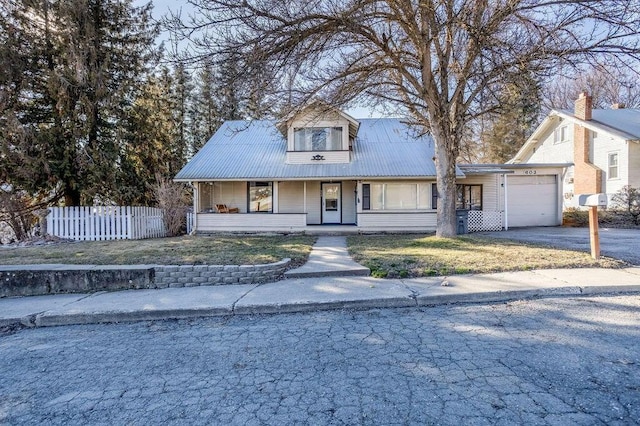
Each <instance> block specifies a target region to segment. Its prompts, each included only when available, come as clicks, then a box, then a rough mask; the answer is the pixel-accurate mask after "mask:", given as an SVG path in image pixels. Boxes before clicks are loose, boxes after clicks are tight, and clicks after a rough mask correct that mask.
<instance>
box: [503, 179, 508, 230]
mask: <svg viewBox="0 0 640 426" xmlns="http://www.w3.org/2000/svg"><path fill="white" fill-rule="evenodd" d="M503 176H504V230H505V231H508V230H509V207H508V206H509V187H508V186H507V175H506V174H504V175H503Z"/></svg>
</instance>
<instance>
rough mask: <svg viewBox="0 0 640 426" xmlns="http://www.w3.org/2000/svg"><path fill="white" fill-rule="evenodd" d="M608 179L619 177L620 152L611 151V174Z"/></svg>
mask: <svg viewBox="0 0 640 426" xmlns="http://www.w3.org/2000/svg"><path fill="white" fill-rule="evenodd" d="M607 178H608V179H618V153H617V152H611V153H609V175H608V176H607Z"/></svg>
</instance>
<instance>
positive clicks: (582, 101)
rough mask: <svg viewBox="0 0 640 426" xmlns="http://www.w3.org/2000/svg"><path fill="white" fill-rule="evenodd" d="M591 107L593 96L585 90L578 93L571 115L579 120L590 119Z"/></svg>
mask: <svg viewBox="0 0 640 426" xmlns="http://www.w3.org/2000/svg"><path fill="white" fill-rule="evenodd" d="M592 108H593V98H592V97H591V96H589V95H588V94H587V92H582V93H580V96H579V97H578V99H577V100H576V103H575V109H574V112H573V115H575V116H576V118H579V119H580V120H585V121H589V120H591V111H592Z"/></svg>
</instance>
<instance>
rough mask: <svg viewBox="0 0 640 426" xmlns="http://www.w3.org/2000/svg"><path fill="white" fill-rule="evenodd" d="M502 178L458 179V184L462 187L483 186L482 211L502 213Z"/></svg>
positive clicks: (489, 176)
mask: <svg viewBox="0 0 640 426" xmlns="http://www.w3.org/2000/svg"><path fill="white" fill-rule="evenodd" d="M500 176H501V175H497V174H488V175H483V176H470V177H467V178H464V179H458V180H456V183H457V184H460V185H482V210H486V211H500V210H502V206H501V203H500V199H501V195H500V184H499V179H500Z"/></svg>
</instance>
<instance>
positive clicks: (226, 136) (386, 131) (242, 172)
mask: <svg viewBox="0 0 640 426" xmlns="http://www.w3.org/2000/svg"><path fill="white" fill-rule="evenodd" d="M358 121H359V122H360V129H359V131H358V136H357V138H356V140H355V143H354V144H353V154H352V160H351V162H350V163H345V164H285V159H286V150H287V141H286V139H285V137H284V136H283V135H282V133H280V132H279V131H278V129H277V128H276V122H275V121H271V120H259V121H227V122H225V123H224V124H223V125H222V127H220V129H219V130H218V131H217V132H216V133H215V134H214V135H213V137H212V138H211V139H210V140H209V141H208V142H207V143H206V145H205V146H204V147H203V148H202V149H201V150H200V151H199V152H198V153H197V154H196V155H195V156H194V157H193V158H192V159H191V161H189V162H188V163H187V165H185V166H184V168H183V169H182V170H180V172H179V173H178V174H177V175H176V177H175V179H176V180H179V181H198V180H274V179H324V178H387V177H394V178H400V177H406V178H422V177H435V175H436V170H435V164H434V162H433V156H434V143H433V140H432V139H431V137H430V136H417V134H416V132H415V131H414V130H413V129H412V128H411V127H410V126H408V125H406V124H404V123H402V122H401V121H400V120H398V119H394V118H375V119H362V120H358ZM456 172H457V173H458V174H459V175H460V176H463V174H462V172H461V171H460V170H459V169H457V170H456Z"/></svg>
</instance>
